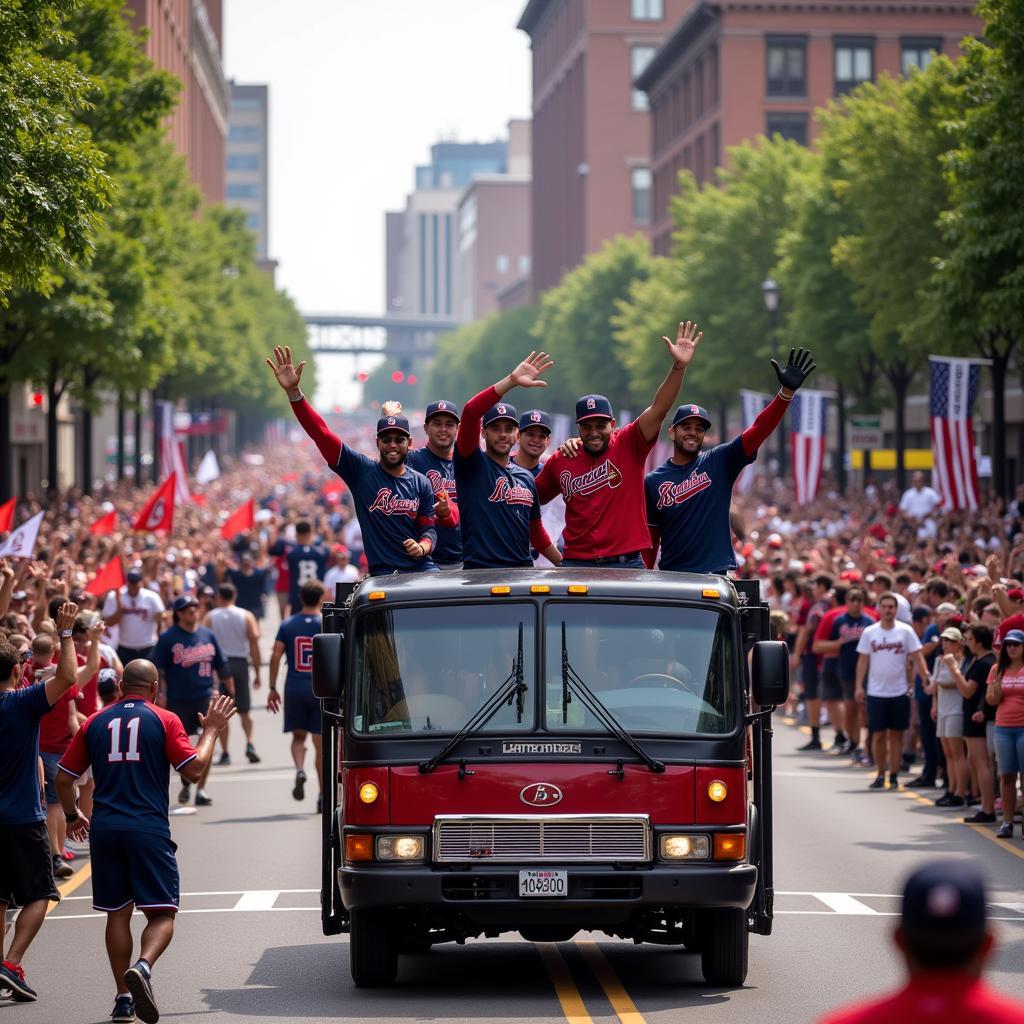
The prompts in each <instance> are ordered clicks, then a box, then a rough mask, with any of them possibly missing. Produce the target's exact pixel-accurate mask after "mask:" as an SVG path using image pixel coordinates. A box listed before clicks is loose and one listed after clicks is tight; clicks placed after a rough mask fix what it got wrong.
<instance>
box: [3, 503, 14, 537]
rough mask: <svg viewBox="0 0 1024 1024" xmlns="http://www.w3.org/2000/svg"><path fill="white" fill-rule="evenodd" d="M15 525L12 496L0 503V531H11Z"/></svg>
mask: <svg viewBox="0 0 1024 1024" xmlns="http://www.w3.org/2000/svg"><path fill="white" fill-rule="evenodd" d="M13 525H14V499H13V498H10V499H9V500H7V501H5V502H4V503H3V504H2V505H0V533H10V532H11V527H12V526H13Z"/></svg>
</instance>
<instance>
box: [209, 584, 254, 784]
mask: <svg viewBox="0 0 1024 1024" xmlns="http://www.w3.org/2000/svg"><path fill="white" fill-rule="evenodd" d="M237 600H238V590H237V588H236V587H235V585H234V584H233V583H220V584H218V586H217V607H216V608H212V609H211V610H210V611H209V612H208V613H207V615H206V618H204V619H203V625H204V626H205V627H206V628H207V629H210V630H212V631H213V635H214V636H215V637H216V638H217V643H219V644H220V648H221V650H222V651H223V652H224V656H225V657H226V658H227V659H228V669H229V670H230V672H231V681H232V683H233V685H234V688H235V692H234V694H233V696H234V698H235V710H236V711H237V712H238V717H239V718H240V719H241V721H242V731H243V732H244V733H245V756H246V759H247V760H248V761H249V763H250V764H259V763H260V756H259V754H257V753H256V748H255V747H254V746H253V744H252V715H251V714H250V713H249V712H250V711H251V709H252V694H251V692H250V689H249V667H250V665H251V666H252V689H254V690H258V689H259V688H260V668H261V667H262V658H261V656H260V624H259V622H257V621H256V616H255V615H254V614H253V613H252V612H251V611H247V610H246V609H245V608H239V607H238V604H237V603H236V602H237ZM220 692H221V693H228V690H227V687H226V686H225V684H224V682H223V681H222V682H221V684H220ZM230 732H231V727H230V726H226V727H225V728H224V731H223V732H222V733H221V734H220V745H221V755H220V760H219V761H218V762H217V763H218V764H231V754H230V752H229V751H228V737H229V735H230Z"/></svg>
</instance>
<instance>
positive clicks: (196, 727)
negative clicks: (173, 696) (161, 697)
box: [167, 697, 210, 736]
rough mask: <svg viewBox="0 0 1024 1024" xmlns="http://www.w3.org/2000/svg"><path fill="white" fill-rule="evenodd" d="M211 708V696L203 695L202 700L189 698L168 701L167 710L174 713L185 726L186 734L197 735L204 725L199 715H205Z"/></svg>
mask: <svg viewBox="0 0 1024 1024" xmlns="http://www.w3.org/2000/svg"><path fill="white" fill-rule="evenodd" d="M209 708H210V698H209V697H203V699H202V700H187V701H180V702H176V703H173V704H172V703H171V702H170V701H168V702H167V710H168V711H170V713H171V714H172V715H174V716H175V717H176V718H177V719H178V721H180V722H181V724H182V725H183V726H184V728H185V735H186V736H195V735H196V734H197V733H198V732H199V731H200V729H201V728H202V726H201V725H200V723H199V716H200V715H205V714H206V712H207V711H208V710H209Z"/></svg>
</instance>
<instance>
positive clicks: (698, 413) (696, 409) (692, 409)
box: [690, 405, 700, 416]
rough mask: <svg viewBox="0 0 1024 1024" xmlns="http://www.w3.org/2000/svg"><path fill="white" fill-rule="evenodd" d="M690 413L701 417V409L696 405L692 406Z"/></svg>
mask: <svg viewBox="0 0 1024 1024" xmlns="http://www.w3.org/2000/svg"><path fill="white" fill-rule="evenodd" d="M690 412H691V413H692V414H693V415H694V416H699V415H700V409H699V408H698V407H697V406H696V405H691V406H690Z"/></svg>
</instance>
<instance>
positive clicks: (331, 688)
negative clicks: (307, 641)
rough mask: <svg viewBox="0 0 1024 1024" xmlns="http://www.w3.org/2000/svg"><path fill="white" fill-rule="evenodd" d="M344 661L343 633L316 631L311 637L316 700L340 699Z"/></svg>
mask: <svg viewBox="0 0 1024 1024" xmlns="http://www.w3.org/2000/svg"><path fill="white" fill-rule="evenodd" d="M344 663H345V634H344V633H318V634H317V635H316V636H315V637H313V696H314V697H316V698H317V699H318V700H341V693H342V685H343V683H344V672H343V666H344Z"/></svg>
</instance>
